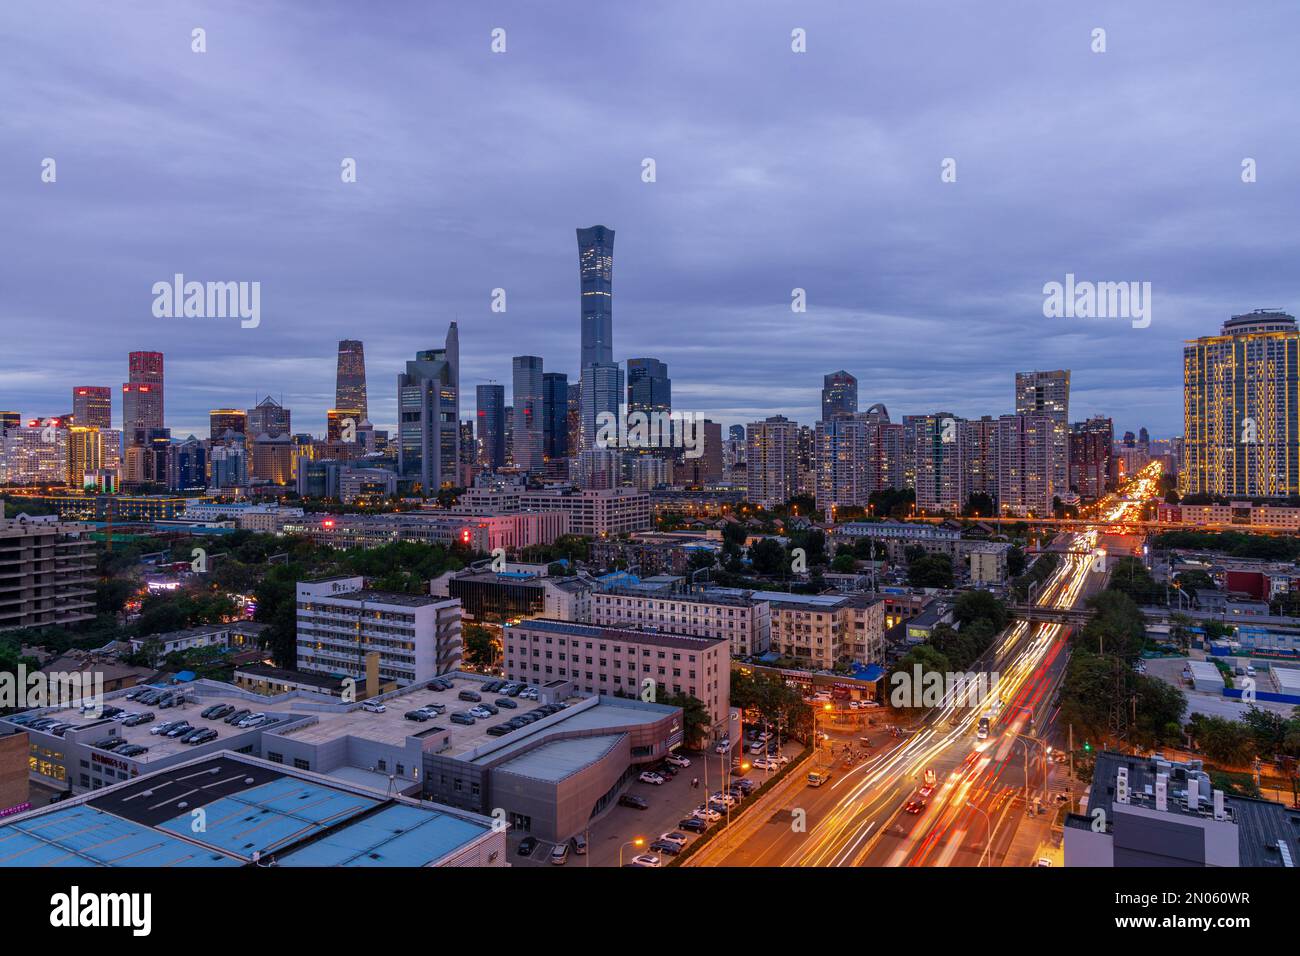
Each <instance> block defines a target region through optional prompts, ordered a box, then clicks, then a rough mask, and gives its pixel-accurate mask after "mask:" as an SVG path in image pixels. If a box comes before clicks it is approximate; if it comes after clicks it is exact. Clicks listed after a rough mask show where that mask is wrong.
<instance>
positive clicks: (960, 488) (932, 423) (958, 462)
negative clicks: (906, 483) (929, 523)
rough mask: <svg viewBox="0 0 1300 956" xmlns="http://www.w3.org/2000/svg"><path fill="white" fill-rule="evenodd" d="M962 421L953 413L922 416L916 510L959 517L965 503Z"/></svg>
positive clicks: (919, 430)
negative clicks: (940, 512) (941, 512)
mask: <svg viewBox="0 0 1300 956" xmlns="http://www.w3.org/2000/svg"><path fill="white" fill-rule="evenodd" d="M961 424H962V423H961V421H960V420H959V419H958V418H957V416H955V415H954V414H953V413H952V412H935V413H934V414H932V415H923V416H921V419H920V421H919V422H918V423H917V430H916V510H917V512H918V513H920V512H929V513H934V512H936V511H946V512H948V513H950V514H960V513H961V509H962V506H963V505H965V503H966V493H965V484H964V480H963V479H964V477H965V475H964V474H963V470H962V437H963V433H962V429H961Z"/></svg>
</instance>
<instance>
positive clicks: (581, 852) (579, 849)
mask: <svg viewBox="0 0 1300 956" xmlns="http://www.w3.org/2000/svg"><path fill="white" fill-rule="evenodd" d="M569 846H570V847H572V848H573V852H574V853H576V854H578V856H586V855H587V837H586V836H585V835H584V834H581V833H579V834H578V835H577V836H575V837H571V838H570V839H569Z"/></svg>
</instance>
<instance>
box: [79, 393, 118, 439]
mask: <svg viewBox="0 0 1300 956" xmlns="http://www.w3.org/2000/svg"><path fill="white" fill-rule="evenodd" d="M72 418H73V420H74V421H75V422H76V423H77V424H78V425H81V426H83V427H85V428H101V429H103V428H112V427H113V393H112V390H111V389H109V388H108V387H107V386H105V385H78V386H77V387H76V388H74V389H73V390H72Z"/></svg>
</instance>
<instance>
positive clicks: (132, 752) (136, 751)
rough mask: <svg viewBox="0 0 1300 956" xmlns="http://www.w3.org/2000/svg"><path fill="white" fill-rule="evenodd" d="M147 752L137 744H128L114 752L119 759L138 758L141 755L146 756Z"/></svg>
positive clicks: (145, 748)
mask: <svg viewBox="0 0 1300 956" xmlns="http://www.w3.org/2000/svg"><path fill="white" fill-rule="evenodd" d="M148 752H149V748H148V747H141V746H140V745H139V744H128V745H127V746H125V747H119V748H118V749H117V750H116V751H115V753H116V754H117V755H118V756H119V757H138V756H140V755H141V754H146V753H148Z"/></svg>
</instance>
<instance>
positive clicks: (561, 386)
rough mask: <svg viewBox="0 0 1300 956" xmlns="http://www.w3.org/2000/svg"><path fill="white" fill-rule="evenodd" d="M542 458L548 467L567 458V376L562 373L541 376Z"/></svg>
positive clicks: (547, 373) (546, 373)
mask: <svg viewBox="0 0 1300 956" xmlns="http://www.w3.org/2000/svg"><path fill="white" fill-rule="evenodd" d="M542 457H543V458H544V459H545V460H546V462H547V464H548V465H550V464H552V463H555V464H556V465H558V464H559V463H560V462H562V461H563V460H564V459H566V458H568V457H569V376H567V375H565V374H564V373H563V372H545V373H543V375H542ZM552 470H555V469H552Z"/></svg>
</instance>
